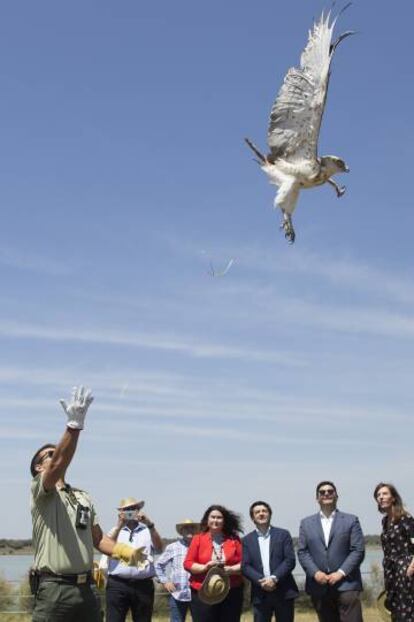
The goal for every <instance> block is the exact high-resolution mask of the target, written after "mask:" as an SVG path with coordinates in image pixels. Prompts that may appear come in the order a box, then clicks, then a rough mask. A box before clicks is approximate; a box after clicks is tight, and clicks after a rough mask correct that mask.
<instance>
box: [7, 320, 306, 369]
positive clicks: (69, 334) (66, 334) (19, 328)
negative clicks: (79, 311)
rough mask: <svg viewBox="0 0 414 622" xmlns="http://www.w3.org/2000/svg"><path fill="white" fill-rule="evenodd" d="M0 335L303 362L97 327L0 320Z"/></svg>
mask: <svg viewBox="0 0 414 622" xmlns="http://www.w3.org/2000/svg"><path fill="white" fill-rule="evenodd" d="M0 335H2V336H3V337H13V338H16V339H40V340H49V341H62V342H64V341H71V342H87V343H97V344H105V345H122V346H128V347H134V348H137V347H138V348H149V349H155V350H165V351H171V352H176V353H181V354H186V355H188V356H192V357H197V358H211V359H238V360H243V359H245V360H249V361H258V362H269V363H274V364H278V365H283V366H288V367H291V366H293V367H302V366H304V365H305V361H304V360H303V359H301V358H300V357H299V356H297V355H295V354H291V353H290V352H284V351H282V352H275V351H272V350H258V349H255V348H249V347H240V346H231V345H223V344H213V343H209V342H206V341H204V342H203V341H202V340H201V339H197V338H189V337H187V336H182V337H171V336H169V335H162V334H152V335H151V334H149V333H147V332H146V333H137V332H133V331H131V332H124V331H115V330H111V329H105V328H101V329H99V330H94V329H82V328H80V329H76V330H75V329H72V328H64V327H51V326H41V325H39V324H28V323H19V322H13V321H11V320H1V321H0Z"/></svg>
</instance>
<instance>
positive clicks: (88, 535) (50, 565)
mask: <svg viewBox="0 0 414 622" xmlns="http://www.w3.org/2000/svg"><path fill="white" fill-rule="evenodd" d="M71 490H72V493H73V494H68V492H67V490H66V487H65V488H64V489H62V490H57V489H56V488H54V489H53V490H50V491H46V490H45V489H44V487H43V482H42V474H41V473H39V475H37V476H36V477H35V478H34V479H33V481H32V489H31V493H32V499H31V511H32V523H33V546H34V549H35V556H34V568H36V569H37V570H40V571H44V572H54V573H56V574H80V573H83V572H87V571H88V570H91V569H92V563H93V541H92V526H93V525H97V524H98V518H97V516H96V513H95V508H94V507H93V504H92V501H91V498H90V497H89V495H88V494H87V493H86V492H84V491H83V490H79V489H77V488H72V489H71ZM75 499H76V501H77V502H78V503H80V504H81V505H83V506H86V507H88V508H89V510H90V512H89V521H88V526H87V528H86V529H80V528H79V527H78V528H77V527H76V511H77V504H76V502H75Z"/></svg>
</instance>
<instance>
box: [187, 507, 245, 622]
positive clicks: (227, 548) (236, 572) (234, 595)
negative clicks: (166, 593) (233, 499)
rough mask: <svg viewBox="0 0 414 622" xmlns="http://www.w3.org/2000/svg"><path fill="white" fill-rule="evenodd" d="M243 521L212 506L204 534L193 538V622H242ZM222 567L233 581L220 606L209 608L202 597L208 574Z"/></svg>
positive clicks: (189, 554) (203, 525) (190, 553)
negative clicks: (240, 534) (240, 533)
mask: <svg viewBox="0 0 414 622" xmlns="http://www.w3.org/2000/svg"><path fill="white" fill-rule="evenodd" d="M239 532H241V526H240V518H239V517H238V515H237V514H235V513H234V512H231V511H230V510H227V508H225V507H223V506H222V505H211V506H210V507H209V508H207V510H206V511H205V512H204V516H203V518H202V519H201V533H199V534H197V535H196V536H194V537H193V539H192V541H191V544H190V546H189V549H188V552H187V556H186V558H185V560H184V568H185V569H186V570H187V571H188V572H190V573H191V577H190V586H191V613H192V616H193V622H240V616H241V611H242V604H243V579H242V576H241V572H240V562H241V557H242V545H241V542H240V538H239V535H238V534H239ZM212 566H222V567H223V568H224V571H225V573H226V574H227V575H229V579H230V590H229V593H228V594H227V596H226V598H225V599H224V600H223V601H222V602H221V603H218V604H215V605H207V604H206V603H203V602H202V601H201V600H200V598H199V596H198V591H199V590H200V588H201V586H202V584H203V581H204V578H205V576H206V573H207V571H208V570H209V569H210V568H211V567H212Z"/></svg>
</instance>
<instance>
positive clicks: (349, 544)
mask: <svg viewBox="0 0 414 622" xmlns="http://www.w3.org/2000/svg"><path fill="white" fill-rule="evenodd" d="M316 499H317V501H318V503H319V506H320V511H319V512H318V513H317V514H313V515H312V516H308V517H307V518H304V519H303V520H302V522H301V524H300V529H299V548H298V558H299V562H300V564H301V566H302V568H303V570H304V571H305V573H306V591H307V593H308V594H309V595H310V596H311V598H312V602H313V606H314V607H315V610H316V613H317V614H318V618H319V622H362V610H361V600H360V592H361V590H362V581H361V572H360V570H359V567H360V565H361V563H362V561H363V559H364V555H365V547H364V536H363V534H362V530H361V526H360V524H359V520H358V518H357V517H356V516H354V515H353V514H345V513H344V512H340V511H339V510H337V509H336V504H337V501H338V493H337V491H336V487H335V484H333V483H332V482H329V481H324V482H320V483H319V484H318V485H317V487H316Z"/></svg>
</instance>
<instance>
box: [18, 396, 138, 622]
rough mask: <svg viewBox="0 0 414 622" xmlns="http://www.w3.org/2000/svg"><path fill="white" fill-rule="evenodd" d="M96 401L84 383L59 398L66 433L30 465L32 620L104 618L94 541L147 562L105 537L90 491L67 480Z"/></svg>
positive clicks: (132, 560) (133, 561)
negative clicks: (95, 579) (96, 588)
mask: <svg viewBox="0 0 414 622" xmlns="http://www.w3.org/2000/svg"><path fill="white" fill-rule="evenodd" d="M92 400H93V397H92V394H91V392H90V391H89V390H85V389H84V387H80V388H79V389H77V388H76V387H75V388H74V390H73V394H72V401H71V402H70V403H69V404H67V403H66V402H65V401H64V400H60V402H61V405H62V407H63V409H64V411H65V413H66V415H67V418H68V421H67V424H66V429H65V432H64V434H63V436H62V438H61V439H60V441H59V443H58V444H57V445H53V444H51V443H48V444H46V445H43V446H42V447H41V448H40V449H38V450H37V451H36V453H35V454H34V456H33V458H32V461H31V464H30V472H31V474H32V477H33V481H32V487H31V512H32V522H33V546H34V549H35V554H34V564H33V568H32V571H31V584H32V592H33V593H34V595H35V605H34V610H33V622H49V621H53V622H73V621H75V620H76V622H100V621H101V615H100V608H99V604H98V601H97V599H96V597H95V595H94V592H93V591H92V589H91V570H92V564H93V547H94V546H95V547H96V548H97V549H98V550H99V551H101V552H102V553H105V554H107V555H111V556H112V557H114V558H116V559H120V560H122V561H123V563H125V564H130V565H145V564H146V563H147V562H146V560H145V555H144V554H143V551H142V549H134V548H133V547H131V546H128V545H126V544H116V543H114V542H113V541H112V540H111V539H110V538H107V537H106V536H104V535H103V533H102V530H101V528H100V526H99V523H98V518H97V515H96V512H95V508H94V506H93V503H92V501H91V498H90V497H89V495H88V494H87V493H86V492H85V491H83V490H79V489H77V488H72V487H71V486H70V485H69V484H67V483H65V480H64V477H65V473H66V470H67V468H68V466H69V464H70V463H71V461H72V458H73V456H74V454H75V451H76V446H77V443H78V438H79V434H80V432H81V430H83V426H84V420H85V416H86V412H87V410H88V407H89V406H90V404H91V403H92Z"/></svg>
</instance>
